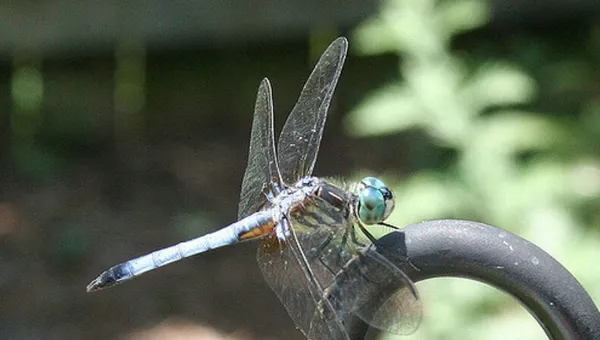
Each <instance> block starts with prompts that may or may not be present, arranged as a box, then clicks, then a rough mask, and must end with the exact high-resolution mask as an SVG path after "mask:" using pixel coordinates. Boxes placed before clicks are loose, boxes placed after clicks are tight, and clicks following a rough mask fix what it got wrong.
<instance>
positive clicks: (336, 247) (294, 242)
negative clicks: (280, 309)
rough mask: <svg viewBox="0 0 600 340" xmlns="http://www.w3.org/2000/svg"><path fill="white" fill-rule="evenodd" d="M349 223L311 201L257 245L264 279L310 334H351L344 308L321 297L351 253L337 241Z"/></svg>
mask: <svg viewBox="0 0 600 340" xmlns="http://www.w3.org/2000/svg"><path fill="white" fill-rule="evenodd" d="M319 205H321V204H319ZM346 226H347V221H346V220H345V219H344V218H343V216H342V215H341V214H340V213H338V212H335V211H333V209H331V208H330V207H327V206H326V205H325V204H323V205H322V206H318V205H316V204H314V205H313V204H311V203H309V202H307V203H306V204H305V206H304V208H303V211H302V212H301V213H299V214H295V215H291V216H288V217H287V218H286V219H283V220H282V222H281V224H280V225H279V226H277V227H276V229H275V230H274V231H273V232H272V233H271V235H269V236H268V237H267V238H266V239H265V240H263V242H262V244H261V246H260V248H259V251H258V263H259V266H260V268H261V270H262V273H263V275H264V277H265V280H266V281H267V282H268V283H269V285H270V286H271V288H272V289H273V291H275V293H276V294H277V296H278V297H279V299H280V300H281V302H282V304H283V305H284V306H285V308H286V310H287V311H288V313H289V314H290V316H291V317H292V319H293V320H294V322H295V323H296V326H297V327H298V328H299V329H300V330H301V331H302V332H303V333H304V335H305V336H306V337H307V338H309V339H349V335H348V333H347V330H346V329H345V325H344V318H343V317H344V315H343V313H342V312H341V311H338V310H336V309H335V308H334V307H333V306H332V305H331V304H330V302H329V301H328V300H323V299H322V297H323V296H324V292H325V289H326V287H327V286H329V285H330V284H331V282H332V281H333V279H334V278H335V273H336V270H338V269H339V268H341V265H340V263H342V264H343V262H344V261H346V260H347V258H349V254H347V253H344V252H340V242H336V241H338V238H339V237H343V235H342V234H343V232H344V230H347V228H346Z"/></svg>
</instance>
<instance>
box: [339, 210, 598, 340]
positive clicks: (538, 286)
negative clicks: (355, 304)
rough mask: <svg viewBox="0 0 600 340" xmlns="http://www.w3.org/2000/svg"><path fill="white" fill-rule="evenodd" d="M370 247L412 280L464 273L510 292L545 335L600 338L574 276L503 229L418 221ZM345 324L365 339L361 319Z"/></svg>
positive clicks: (594, 313) (592, 309) (563, 339)
mask: <svg viewBox="0 0 600 340" xmlns="http://www.w3.org/2000/svg"><path fill="white" fill-rule="evenodd" d="M375 248H376V249H377V251H378V252H380V253H382V254H383V255H384V256H386V257H387V258H388V259H389V260H390V261H392V262H393V263H394V264H396V265H398V266H399V267H400V268H402V269H403V270H404V271H405V272H406V274H407V275H408V276H409V277H410V278H411V279H412V280H413V281H415V282H418V281H422V280H426V279H429V278H435V277H452V276H454V277H463V278H469V279H473V280H477V281H480V282H483V283H486V284H489V285H491V286H494V287H496V288H498V289H500V290H502V291H504V292H506V293H508V294H510V295H512V296H513V297H514V298H515V299H517V300H518V301H519V302H520V303H521V304H523V305H524V306H525V307H526V308H527V310H528V311H529V312H530V313H531V314H532V315H533V316H534V317H535V318H536V320H537V321H538V322H539V324H540V325H541V326H542V327H543V329H544V331H545V332H546V334H547V335H548V337H549V338H550V339H553V340H571V339H585V340H589V339H600V312H598V308H597V307H596V305H595V304H594V302H593V301H592V299H591V297H590V296H589V295H588V293H587V292H586V291H585V289H584V288H583V287H582V286H581V284H580V283H579V282H578V281H577V280H576V279H575V277H573V275H571V273H569V271H568V270H567V269H566V268H565V267H563V266H562V265H561V264H560V263H558V261H556V260H555V259H554V258H552V256H550V255H549V254H548V253H546V252H545V251H543V250H542V249H540V248H539V247H537V246H536V245H534V244H532V243H531V242H529V241H527V240H525V239H523V238H521V237H519V236H517V235H515V234H513V233H511V232H508V231H506V230H504V229H500V228H496V227H493V226H489V225H486V224H483V223H478V222H472V221H461V220H439V221H429V222H422V223H417V224H413V225H409V226H407V227H405V228H402V229H401V230H399V231H396V232H392V233H390V234H388V235H386V236H384V237H382V238H380V239H379V240H377V242H376V243H375ZM367 251H375V250H374V248H371V249H369V250H367ZM408 263H410V265H409V264H408ZM594 270H596V269H594ZM348 324H349V325H351V326H350V327H349V328H350V330H351V334H352V338H353V339H362V338H364V336H365V334H366V332H367V330H368V326H367V325H366V324H364V323H362V322H361V321H359V320H358V319H356V320H351V321H349V322H348Z"/></svg>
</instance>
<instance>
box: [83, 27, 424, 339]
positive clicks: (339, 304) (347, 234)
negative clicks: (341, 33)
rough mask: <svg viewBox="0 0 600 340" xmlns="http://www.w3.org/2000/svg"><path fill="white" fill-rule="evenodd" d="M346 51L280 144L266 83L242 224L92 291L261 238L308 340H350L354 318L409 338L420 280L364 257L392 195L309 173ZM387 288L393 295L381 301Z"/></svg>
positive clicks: (107, 278)
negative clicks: (193, 257)
mask: <svg viewBox="0 0 600 340" xmlns="http://www.w3.org/2000/svg"><path fill="white" fill-rule="evenodd" d="M347 49H348V41H347V40H346V39H345V38H344V37H340V38H338V39H336V40H335V41H333V42H332V43H331V44H330V45H329V47H328V48H327V49H326V50H325V52H324V53H323V55H322V56H321V57H320V59H319V60H318V62H317V63H316V65H315V67H314V69H313V71H312V73H311V74H310V76H309V78H308V80H307V82H306V83H305V85H304V87H303V89H302V91H301V94H300V97H299V99H298V101H297V102H296V104H295V106H294V108H293V109H292V111H291V113H290V114H289V116H288V118H287V120H286V122H285V124H284V126H283V129H282V132H281V134H280V136H279V140H278V142H277V145H276V144H275V137H274V128H273V120H274V118H273V99H272V90H271V85H270V82H269V80H268V79H267V78H265V79H263V80H262V82H261V83H260V86H259V88H258V94H257V99H256V103H255V107H254V117H253V121H252V130H251V137H250V149H249V156H248V163H247V167H246V171H245V173H244V177H243V180H242V188H241V194H240V201H239V206H238V220H237V222H235V223H232V224H230V225H228V226H226V227H224V228H222V229H219V230H217V231H215V232H212V233H209V234H207V235H203V236H200V237H198V238H195V239H192V240H189V241H185V242H181V243H179V244H176V245H173V246H170V247H167V248H164V249H161V250H157V251H154V252H152V253H150V254H147V255H143V256H140V257H138V258H135V259H132V260H129V261H126V262H123V263H121V264H118V265H116V266H114V267H111V268H109V269H108V270H106V271H104V272H103V273H102V274H100V275H99V276H98V277H97V278H96V279H94V280H93V281H92V282H91V283H90V284H89V285H88V286H87V291H88V292H93V291H98V290H102V289H105V288H108V287H112V286H114V285H116V284H119V283H122V282H124V281H127V280H130V279H132V278H135V277H137V276H139V275H141V274H143V273H146V272H148V271H151V270H154V269H156V268H159V267H162V266H165V265H167V264H170V263H172V262H175V261H179V260H181V259H183V258H187V257H190V256H192V255H197V254H200V253H204V252H206V251H209V250H211V249H215V248H219V247H223V246H227V245H232V244H235V243H239V242H242V241H247V240H253V239H261V243H260V246H259V249H258V255H257V259H258V264H259V267H260V269H261V271H262V274H263V276H264V278H265V280H266V281H267V283H268V284H269V286H270V287H271V288H272V290H273V291H274V292H275V293H276V295H277V296H278V298H279V300H280V301H281V303H282V304H283V305H284V307H285V308H286V310H287V312H288V313H289V315H290V316H291V318H292V319H293V320H294V322H295V324H296V326H297V328H299V329H300V330H301V331H302V332H303V333H304V335H305V336H306V337H307V338H308V339H348V340H349V339H350V335H349V331H348V322H347V320H348V318H349V316H351V315H354V316H358V317H359V318H360V319H362V320H363V321H364V322H366V323H368V324H369V325H371V326H373V327H375V328H378V329H381V330H384V331H388V332H392V333H398V334H409V333H412V332H413V331H414V330H415V329H416V328H417V326H418V324H419V322H420V319H421V304H420V300H419V296H418V293H417V290H416V287H415V285H414V283H413V282H412V281H411V280H410V278H409V277H408V276H407V275H406V274H405V273H404V272H403V271H402V270H401V269H400V268H398V267H397V266H395V265H394V264H392V263H391V262H390V261H388V260H386V258H385V257H384V256H382V255H377V254H378V253H377V252H366V251H364V250H365V249H366V247H367V246H368V245H369V244H370V245H371V246H372V245H373V242H374V241H376V239H375V238H374V237H373V235H372V234H371V233H370V232H369V231H368V228H370V227H371V226H375V225H383V226H388V227H391V225H389V224H387V223H386V222H385V220H386V219H387V218H388V216H389V215H390V213H391V212H392V210H393V209H394V199H395V197H394V194H393V192H392V191H391V190H390V189H389V188H388V187H387V186H386V185H385V184H384V182H383V181H381V180H380V179H377V178H374V177H367V178H364V179H362V180H361V181H359V182H356V183H347V182H344V181H341V180H336V179H329V178H319V177H313V176H312V172H313V168H314V166H315V162H316V158H317V152H318V149H319V146H320V143H321V137H322V135H323V129H324V126H325V120H326V118H327V111H328V109H329V105H330V102H331V99H332V96H333V92H334V90H335V87H336V85H337V82H338V79H339V77H340V73H341V70H342V67H343V64H344V61H345V59H346V53H347ZM361 235H363V237H361ZM366 240H368V241H366ZM384 289H385V290H389V289H391V290H392V291H393V293H390V294H382V293H381V292H382V290H384Z"/></svg>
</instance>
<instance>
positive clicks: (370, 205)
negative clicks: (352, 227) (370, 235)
mask: <svg viewBox="0 0 600 340" xmlns="http://www.w3.org/2000/svg"><path fill="white" fill-rule="evenodd" d="M361 185H362V187H363V188H362V189H361V190H360V192H359V194H358V199H359V201H358V217H359V218H360V220H361V221H362V222H363V223H365V224H376V223H379V222H381V221H383V220H385V219H387V218H388V216H389V215H390V214H391V212H392V210H393V209H394V196H393V194H392V191H391V190H390V189H388V188H387V187H386V186H385V184H384V183H383V182H382V181H381V180H379V179H377V178H374V177H367V178H365V179H363V180H362V181H361Z"/></svg>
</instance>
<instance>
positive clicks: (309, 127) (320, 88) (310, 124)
mask: <svg viewBox="0 0 600 340" xmlns="http://www.w3.org/2000/svg"><path fill="white" fill-rule="evenodd" d="M347 50H348V41H347V40H346V38H343V37H342V38H338V39H336V40H335V41H334V42H332V43H331V45H329V47H328V48H327V50H326V51H325V52H324V53H323V55H322V56H321V58H320V59H319V61H318V62H317V65H316V66H315V68H314V70H313V71H312V73H311V74H310V76H309V78H308V80H307V81H306V84H305V85H304V88H303V89H302V93H301V94H300V98H299V99H298V102H297V103H296V105H295V106H294V108H293V109H292V112H291V113H290V115H289V117H288V119H287V121H286V122H285V125H284V126H283V130H282V131H281V135H280V137H279V142H278V144H277V152H278V153H279V167H280V169H281V175H282V176H283V177H282V178H283V182H284V183H295V182H296V181H297V180H298V179H300V178H302V177H305V176H308V175H310V174H311V173H312V170H313V167H314V165H315V161H316V158H317V152H318V151H319V145H320V143H321V135H322V134H323V127H324V126H325V119H326V118H327V110H328V108H329V103H330V102H331V96H332V95H333V91H334V90H335V86H336V84H337V81H338V79H339V77H340V73H341V71H342V66H343V64H344V60H345V59H346V52H347Z"/></svg>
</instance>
